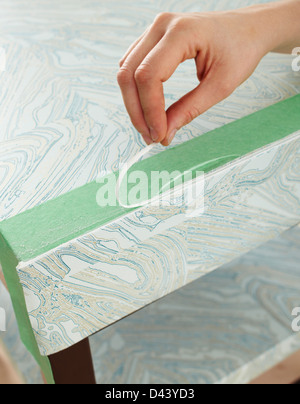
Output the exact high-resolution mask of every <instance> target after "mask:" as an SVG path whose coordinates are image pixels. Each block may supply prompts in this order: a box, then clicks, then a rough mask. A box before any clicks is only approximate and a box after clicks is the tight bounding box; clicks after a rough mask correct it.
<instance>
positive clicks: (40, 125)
mask: <svg viewBox="0 0 300 404" xmlns="http://www.w3.org/2000/svg"><path fill="white" fill-rule="evenodd" d="M248 3H249V4H251V2H248ZM31 5H32V7H28V3H27V2H24V1H21V0H13V1H4V2H3V12H2V15H1V16H0V20H1V21H0V22H1V31H2V35H1V38H2V44H1V46H2V47H3V48H4V49H5V52H6V55H7V64H6V71H5V72H3V73H2V74H1V77H0V88H1V94H0V97H1V105H2V106H5V107H2V108H0V142H1V150H0V195H1V201H0V206H1V209H0V220H1V223H0V233H1V244H2V250H1V257H0V258H1V264H2V267H3V270H4V272H5V276H6V278H10V277H11V279H7V280H8V284H9V288H10V290H11V295H12V298H13V301H14V304H15V307H16V312H17V314H18V316H19V323H20V326H21V331H23V339H24V340H25V344H26V345H27V346H28V347H29V349H30V350H31V351H32V353H33V354H34V356H35V357H36V358H37V360H38V361H39V363H40V365H41V366H42V368H43V370H44V372H45V374H46V377H47V379H48V380H49V381H52V371H53V370H54V378H55V380H56V381H59V380H61V379H60V375H59V374H58V372H57V366H56V364H57V363H58V365H59V366H58V368H59V369H61V365H60V363H61V360H62V361H63V362H64V363H65V361H66V359H65V357H64V355H68V354H71V357H72V358H78V355H79V354H80V352H82V350H83V352H84V355H83V357H84V358H85V359H86V360H87V361H88V363H87V364H86V366H87V367H89V368H90V369H91V360H90V356H89V355H88V351H89V347H88V345H87V340H86V338H87V337H88V336H90V335H92V334H94V333H95V332H98V331H100V330H101V329H103V328H105V327H107V326H108V325H111V324H113V323H115V322H116V321H118V320H120V319H122V318H124V317H125V316H127V315H129V314H131V313H133V312H134V311H136V310H139V309H140V308H142V307H144V306H145V305H147V304H150V303H152V302H154V301H156V300H157V299H159V298H161V297H163V296H166V295H167V294H169V293H171V292H172V291H174V290H176V289H178V288H180V287H182V286H183V285H186V284H187V283H190V282H192V281H194V280H195V279H198V278H200V277H201V276H203V275H204V274H207V273H208V272H210V271H212V270H214V269H216V268H218V267H220V266H221V265H223V264H225V263H226V262H229V261H231V260H232V259H234V258H236V257H237V256H240V255H241V254H244V253H245V252H247V251H249V250H251V249H253V248H255V247H257V246H259V245H261V244H263V243H264V242H266V241H267V240H269V239H271V238H274V237H275V236H276V235H278V234H280V233H281V232H283V231H284V230H286V229H288V228H289V227H292V226H293V225H295V224H297V223H299V221H300V211H299V206H300V204H299V198H300V190H299V177H298V173H299V169H298V168H299V167H298V166H299V164H298V163H297V162H298V161H299V132H298V130H299V128H300V125H299V122H298V120H297V119H298V117H297V114H295V113H293V110H292V108H293V106H294V108H296V111H298V104H295V99H292V98H290V97H292V96H294V95H295V94H298V93H299V89H300V82H299V74H298V73H297V72H293V70H292V68H291V57H289V56H278V55H270V56H268V57H267V58H265V60H263V62H262V63H261V65H260V66H259V68H258V69H257V71H256V73H255V74H254V75H253V77H252V78H251V79H249V80H248V81H247V82H246V83H245V84H244V85H243V86H242V87H241V88H240V89H239V90H237V91H236V93H235V94H234V95H233V96H231V97H230V98H229V99H228V100H226V101H225V102H223V103H221V104H220V105H218V106H216V107H215V108H213V109H212V110H211V111H209V112H208V113H207V114H205V115H203V116H202V117H200V118H199V119H197V120H196V121H195V122H193V123H192V124H191V125H189V126H188V127H187V128H185V129H184V130H182V131H181V132H180V133H179V136H178V137H177V139H176V141H175V144H174V145H179V149H177V150H180V152H179V151H178V152H177V154H176V156H178V155H179V154H180V153H181V151H182V150H183V151H185V153H187V152H188V153H190V154H189V158H191V160H193V159H194V160H193V161H196V160H197V158H198V157H197V155H196V154H194V155H192V151H193V150H196V151H197V152H199V153H200V150H201V148H200V149H199V147H200V146H201V145H203V144H205V145H206V146H207V148H208V149H209V150H210V153H211V155H212V157H213V158H212V159H210V161H209V163H210V165H209V164H208V163H207V159H205V158H204V157H203V156H202V157H201V158H200V157H199V161H201V163H203V164H204V163H205V164H204V165H203V166H202V168H203V169H204V170H205V171H206V181H207V183H206V190H205V196H206V198H207V200H208V201H209V206H208V209H207V210H206V213H205V214H204V215H203V216H201V218H200V219H189V220H186V216H185V214H184V212H183V214H182V212H181V211H180V210H178V209H176V207H175V209H170V208H168V209H166V208H164V209H162V210H159V211H158V210H154V211H153V207H147V206H146V207H144V208H140V209H136V210H132V211H126V210H125V211H124V210H122V209H119V210H118V211H117V214H116V212H115V210H113V211H111V210H109V211H108V215H107V214H106V211H105V212H104V210H103V211H102V210H100V209H98V208H99V207H98V206H96V203H95V201H96V194H97V191H98V190H99V183H96V182H95V180H96V179H97V178H98V179H99V178H103V177H104V176H106V175H108V174H110V173H112V172H115V171H117V170H118V169H120V167H121V166H122V164H124V163H126V162H128V161H130V160H131V158H132V157H134V156H135V155H136V154H137V152H138V151H140V150H142V149H143V147H144V145H143V142H142V140H141V138H140V136H139V135H138V134H137V133H136V131H135V130H134V129H133V128H132V125H131V124H130V122H129V118H128V116H127V114H126V112H125V109H124V106H123V103H122V99H121V95H120V92H119V89H118V86H117V83H116V80H115V77H116V72H117V70H118V64H117V62H118V60H119V58H120V55H122V54H123V53H124V50H125V49H126V47H127V46H128V45H129V44H130V42H131V41H132V40H134V39H135V38H136V36H137V35H139V34H140V33H141V32H142V31H143V30H144V29H145V28H146V26H147V25H148V24H149V23H150V22H151V21H152V20H153V18H154V16H155V15H156V14H157V13H158V12H160V11H196V10H197V11H199V9H201V10H208V9H220V8H226V7H229V4H228V2H226V1H212V2H210V3H209V4H207V3H206V2H203V3H201V4H199V2H194V1H184V2H182V3H181V4H180V5H179V4H177V3H174V2H172V1H168V2H164V3H162V2H160V1H157V2H151V3H150V4H149V2H146V1H142V2H139V4H138V5H137V4H136V2H126V3H125V4H124V3H123V2H120V1H113V2H109V3H107V2H104V1H88V0H76V1H72V2H65V3H64V4H61V3H60V2H58V1H48V0H46V1H45V2H43V4H40V3H39V2H35V1H31ZM230 5H231V6H233V3H232V2H230ZM238 5H245V2H242V3H241V2H236V6H238ZM133 10H134V12H133ZM33 26H34V30H33V29H32V27H33ZM120 38H122V39H123V40H122V41H120ZM195 82H196V81H195V78H194V68H193V67H192V66H191V64H190V63H187V64H185V65H184V66H182V67H181V68H180V69H179V70H178V72H177V73H176V75H175V77H174V78H173V80H171V82H170V83H168V86H167V87H166V98H167V102H168V103H171V102H172V100H174V99H175V98H177V97H178V96H179V95H180V94H182V93H184V92H185V91H186V88H187V87H188V86H189V85H190V86H193V85H194V84H195ZM286 99H289V100H288V101H287V102H286V103H285V104H284V106H282V105H283V104H277V105H280V106H278V107H277V106H275V107H271V108H272V109H271V110H268V111H269V112H268V113H267V117H266V115H265V112H263V113H262V114H259V115H256V117H257V118H253V117H252V118H250V119H248V118H246V121H242V122H239V121H237V119H239V118H241V117H244V116H247V115H249V114H251V113H253V112H255V111H261V110H264V108H266V107H268V106H270V105H273V104H275V103H276V102H278V101H281V100H286ZM298 99H299V98H297V100H298ZM291 100H293V101H291ZM274 108H275V109H274ZM277 108H278V109H277ZM282 108H283V109H282ZM282 111H284V114H283V115H284V116H282V119H283V118H284V119H286V120H287V121H288V122H290V126H289V125H287V124H286V122H287V121H285V120H284V121H283V120H282V119H281V118H280V117H281V115H280V113H281V114H282ZM274 112H275V116H276V115H277V120H278V122H277V121H276V120H275V121H276V125H275V126H274V128H276V131H275V130H274V128H273V130H271V131H269V132H268V134H267V137H266V138H265V141H264V142H262V143H261V142H260V141H258V140H259V137H258V136H256V134H255V133H254V132H255V131H259V130H260V129H261V130H262V132H263V133H264V134H265V132H266V126H268V123H270V119H273V118H272V117H274ZM286 114H287V115H286ZM288 114H291V116H289V115H288ZM281 121H282V122H281ZM230 122H235V123H234V124H233V125H234V126H229V127H227V126H226V127H225V129H224V128H220V127H221V126H222V125H224V124H227V123H230ZM259 122H263V125H262V126H259V125H258V123H259ZM248 124H249V125H250V127H251V128H252V132H251V133H252V135H253V136H252V137H251V142H249V143H248V144H245V145H244V144H242V142H241V143H239V146H240V149H238V150H237V151H236V153H237V154H234V153H232V152H229V151H228V150H229V149H228V147H229V146H230V145H229V146H228V145H227V146H228V147H227V148H226V147H225V145H224V142H221V141H220V142H219V143H218V144H219V145H220V149H219V150H215V145H216V142H213V141H212V140H209V138H210V137H211V139H212V136H207V135H205V133H207V132H209V131H211V130H214V129H216V128H220V129H218V130H217V131H215V132H213V133H214V134H215V135H214V136H216V137H218V136H220V139H221V136H222V134H224V133H226V134H227V133H230V134H231V135H232V136H233V138H232V139H233V141H234V139H235V136H237V132H238V131H242V130H243V128H244V130H245V131H247V128H248V126H247V125H248ZM273 125H274V122H273ZM271 127H272V125H271ZM228 128H229V129H228ZM230 128H232V129H230ZM279 128H280V129H279ZM277 130H278V131H279V135H278V137H277V138H276V133H277ZM275 132H276V133H275ZM193 139H194V140H193ZM214 139H216V138H214ZM243 139H246V137H244V138H243ZM254 140H256V141H258V143H256V142H255V141H254ZM263 140H264V138H263ZM274 142H275V143H274ZM243 143H244V142H243ZM245 143H247V142H245ZM234 144H235V145H236V147H237V142H235V143H234ZM180 145H182V146H180ZM193 145H197V148H195V147H194V146H193ZM180 147H181V148H180ZM226 150H227V152H226V153H225V151H226ZM217 152H218V153H219V154H216V153H217ZM221 152H222V153H221ZM173 153H174V152H173V151H172V150H170V151H162V149H159V148H158V149H155V150H152V151H151V156H152V157H151V158H152V160H149V159H145V160H144V162H142V163H140V164H141V166H140V167H142V168H143V169H144V170H146V169H147V162H149V161H151V164H152V163H153V164H154V165H155V164H156V166H158V167H159V166H160V165H162V161H163V163H164V164H167V165H168V164H170V161H171V160H172V158H170V156H171V155H173ZM175 153H176V152H175ZM205 153H206V150H205ZM220 153H221V154H220ZM249 153H251V155H250V154H249ZM191 156H192V157H191ZM224 157H225V158H224ZM238 157H239V159H237V158H238ZM201 159H202V160H201ZM182 164H183V166H182V167H183V168H186V169H188V168H189V160H188V159H185V160H183V161H182ZM297 164H298V166H297ZM175 166H176V164H174V163H173V166H172V164H171V165H170V166H169V167H175ZM190 167H191V166H190ZM258 167H259V169H258ZM250 179H251V181H250ZM220 190H222V192H220ZM270 196H271V197H270ZM103 212H104V213H103ZM200 247H201V248H200ZM169 251H172V254H169ZM15 269H17V272H16V271H15ZM25 304H26V307H25ZM65 349H67V351H65ZM70 349H71V350H75V354H74V351H70ZM47 357H50V363H51V365H52V366H51V367H50V365H49V361H48V360H47ZM75 365H76V364H75ZM75 365H74V364H72V363H70V366H71V367H72V368H73V369H75V368H76V366H75ZM51 368H52V369H51ZM59 369H58V370H59ZM89 375H90V377H89V380H90V381H93V380H92V375H91V373H89ZM75 376H76V375H74V377H75ZM75 380H76V379H73V381H75Z"/></svg>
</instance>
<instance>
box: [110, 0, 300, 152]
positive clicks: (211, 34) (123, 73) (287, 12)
mask: <svg viewBox="0 0 300 404" xmlns="http://www.w3.org/2000/svg"><path fill="white" fill-rule="evenodd" d="M299 46H300V0H284V1H279V2H272V3H268V4H265V5H257V6H252V7H247V8H243V9H239V10H234V11H226V12H210V13H184V14H179V13H163V14H160V15H159V16H158V17H157V18H156V19H155V21H154V23H153V24H152V25H151V26H150V27H149V28H148V29H147V30H146V32H145V33H144V34H143V35H142V36H141V37H140V38H139V39H138V40H137V41H136V42H135V43H134V44H133V45H132V46H131V47H130V48H129V49H128V51H127V52H126V54H125V56H124V57H123V58H122V60H121V61H120V70H119V73H118V83H119V85H120V88H121V91H122V95H123V99H124V103H125V106H126V108H127V111H128V113H129V116H130V118H131V121H132V123H133V125H134V126H135V128H136V129H137V130H138V132H140V133H141V135H142V136H143V138H144V140H145V142H146V143H147V144H151V143H153V142H155V143H162V144H163V145H164V146H168V145H170V144H171V142H172V140H173V139H174V136H175V135H176V133H177V131H178V130H179V129H180V128H182V127H183V126H185V125H187V124H189V123H190V122H191V121H193V120H194V119H195V118H196V117H198V116H199V115H201V114H203V113H204V112H206V111H207V110H208V109H210V108H211V107H212V106H214V105H215V104H217V103H219V102H220V101H222V100H224V99H225V98H227V97H228V96H229V95H231V94H232V93H233V92H234V91H235V89H236V88H237V87H239V86H240V85H241V84H242V83H243V82H244V81H246V80H247V79H248V78H249V77H250V76H251V75H252V73H253V72H254V70H255V69H256V67H257V65H258V64H259V62H260V61H261V59H262V58H263V57H264V56H265V55H266V54H267V53H269V52H272V51H273V52H284V53H292V50H293V49H294V48H295V47H299ZM187 59H195V62H196V69H197V76H198V79H199V82H200V83H199V85H198V86H197V87H196V88H195V89H194V90H192V91H191V92H189V93H188V94H186V95H184V96H183V97H182V98H181V99H180V100H178V101H177V102H175V103H174V104H173V105H172V106H171V107H170V108H169V109H168V110H167V111H166V109H165V98H164V92H163V83H164V82H166V81H167V80H168V79H169V78H170V77H171V76H172V75H173V73H174V72H175V70H176V69H177V67H178V66H179V65H180V64H181V63H183V62H184V61H185V60H187Z"/></svg>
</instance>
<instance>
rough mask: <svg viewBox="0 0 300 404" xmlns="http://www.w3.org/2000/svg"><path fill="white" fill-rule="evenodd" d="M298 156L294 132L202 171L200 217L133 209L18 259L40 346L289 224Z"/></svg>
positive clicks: (94, 324)
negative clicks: (26, 259)
mask: <svg viewBox="0 0 300 404" xmlns="http://www.w3.org/2000/svg"><path fill="white" fill-rule="evenodd" d="M299 163H300V132H298V133H296V134H293V135H291V136H290V137H288V138H286V139H284V140H282V141H280V142H278V143H277V144H276V145H271V146H269V147H267V148H265V149H262V150H260V152H255V153H253V154H252V155H250V156H246V157H244V158H242V159H240V160H238V161H235V162H234V163H231V164H228V165H227V166H225V167H222V168H221V169H218V170H216V171H214V172H212V173H210V174H208V175H207V177H206V181H205V213H204V214H203V215H202V216H200V217H196V218H189V217H187V216H186V215H185V214H184V213H182V211H181V210H180V209H178V208H176V207H174V208H173V210H172V209H170V207H168V208H165V207H150V208H149V207H145V208H141V209H138V210H137V211H136V212H134V213H131V214H129V215H127V216H125V217H123V218H121V219H118V220H117V221H115V222H114V223H112V224H109V225H107V226H104V227H103V228H100V229H98V230H96V231H94V232H92V233H90V234H87V235H84V236H82V237H80V238H78V239H76V240H73V241H72V242H70V243H67V244H65V245H63V246H61V247H59V248H57V249H55V250H54V251H51V252H49V253H47V254H45V255H43V256H41V257H38V258H36V259H35V260H33V261H30V262H25V263H21V264H20V265H19V266H18V273H19V276H20V279H21V283H22V285H23V288H24V291H25V297H26V302H27V308H28V312H29V315H30V319H31V323H32V327H33V329H34V332H35V335H36V338H37V341H38V343H39V346H40V349H41V352H42V353H43V354H51V353H54V352H56V351H59V350H61V349H63V348H66V347H67V346H70V345H72V344H74V343H76V342H78V341H80V340H81V339H83V338H85V337H86V336H88V335H91V334H93V333H94V332H96V331H99V330H101V329H103V328H105V327H106V326H108V325H111V324H112V323H114V322H116V321H118V320H119V319H121V318H123V317H125V316H127V315H128V314H131V313H132V312H134V311H136V310H138V309H140V308H142V307H144V306H145V305H147V304H149V303H151V302H153V301H155V300H157V299H159V298H161V297H163V296H166V295H167V294H169V293H171V292H173V291H174V290H176V289H178V288H180V287H182V286H184V285H186V284H187V283H189V282H191V281H193V280H195V279H198V278H199V277H201V276H203V275H205V274H207V273H208V272H210V271H212V270H214V269H216V268H218V267H220V266H221V265H223V264H224V263H227V262H229V261H231V260H233V259H234V258H236V257H237V256H240V255H242V254H243V253H246V252H248V251H249V250H251V249H253V248H255V247H257V246H258V245H261V244H263V243H264V242H265V241H267V240H269V239H271V238H274V237H275V236H276V235H278V234H280V233H281V232H283V231H284V230H286V229H288V228H290V227H291V226H293V225H295V224H297V223H298V222H299V220H300V182H299V172H300V166H299ZM170 251H172V253H170Z"/></svg>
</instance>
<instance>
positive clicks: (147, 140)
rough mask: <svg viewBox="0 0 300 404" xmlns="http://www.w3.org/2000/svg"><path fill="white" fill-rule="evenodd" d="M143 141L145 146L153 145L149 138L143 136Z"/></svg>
mask: <svg viewBox="0 0 300 404" xmlns="http://www.w3.org/2000/svg"><path fill="white" fill-rule="evenodd" d="M143 139H144V141H145V142H146V144H147V146H150V144H152V143H153V140H152V139H151V137H150V136H147V135H145V136H143Z"/></svg>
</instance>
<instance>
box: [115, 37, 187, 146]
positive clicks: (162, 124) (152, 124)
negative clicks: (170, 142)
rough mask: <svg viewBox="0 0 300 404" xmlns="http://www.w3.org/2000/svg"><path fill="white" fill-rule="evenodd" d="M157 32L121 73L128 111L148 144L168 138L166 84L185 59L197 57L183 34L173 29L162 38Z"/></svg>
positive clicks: (144, 42) (133, 56)
mask: <svg viewBox="0 0 300 404" xmlns="http://www.w3.org/2000/svg"><path fill="white" fill-rule="evenodd" d="M154 32H155V30H153V32H152V33H151V31H150V32H149V34H148V36H146V37H144V38H143V39H142V40H141V41H140V42H139V43H138V44H137V46H136V47H135V49H134V50H133V51H132V52H131V54H130V55H129V56H127V58H126V60H125V61H124V63H123V65H122V68H121V70H120V73H119V76H118V81H119V84H120V87H121V90H122V94H123V98H124V102H125V105H126V108H127V110H128V113H129V115H130V117H131V120H132V122H133V124H134V126H135V127H136V128H137V130H138V131H139V132H140V133H142V135H143V137H144V139H145V141H146V143H149V142H151V141H153V142H157V143H159V142H163V141H164V140H165V138H166V136H167V133H168V122H167V114H166V111H165V98H164V91H163V83H164V82H165V81H167V80H168V79H169V78H170V77H171V76H172V74H173V73H174V72H175V70H176V68H177V67H178V65H179V64H180V63H181V62H183V61H184V60H185V59H187V58H193V57H195V55H193V54H190V51H189V50H188V49H186V41H184V40H183V38H184V37H183V36H182V35H181V34H180V33H176V32H175V33H174V32H171V31H170V32H166V33H165V35H164V36H163V37H161V33H160V34H158V32H156V36H155V35H153V34H154Z"/></svg>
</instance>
